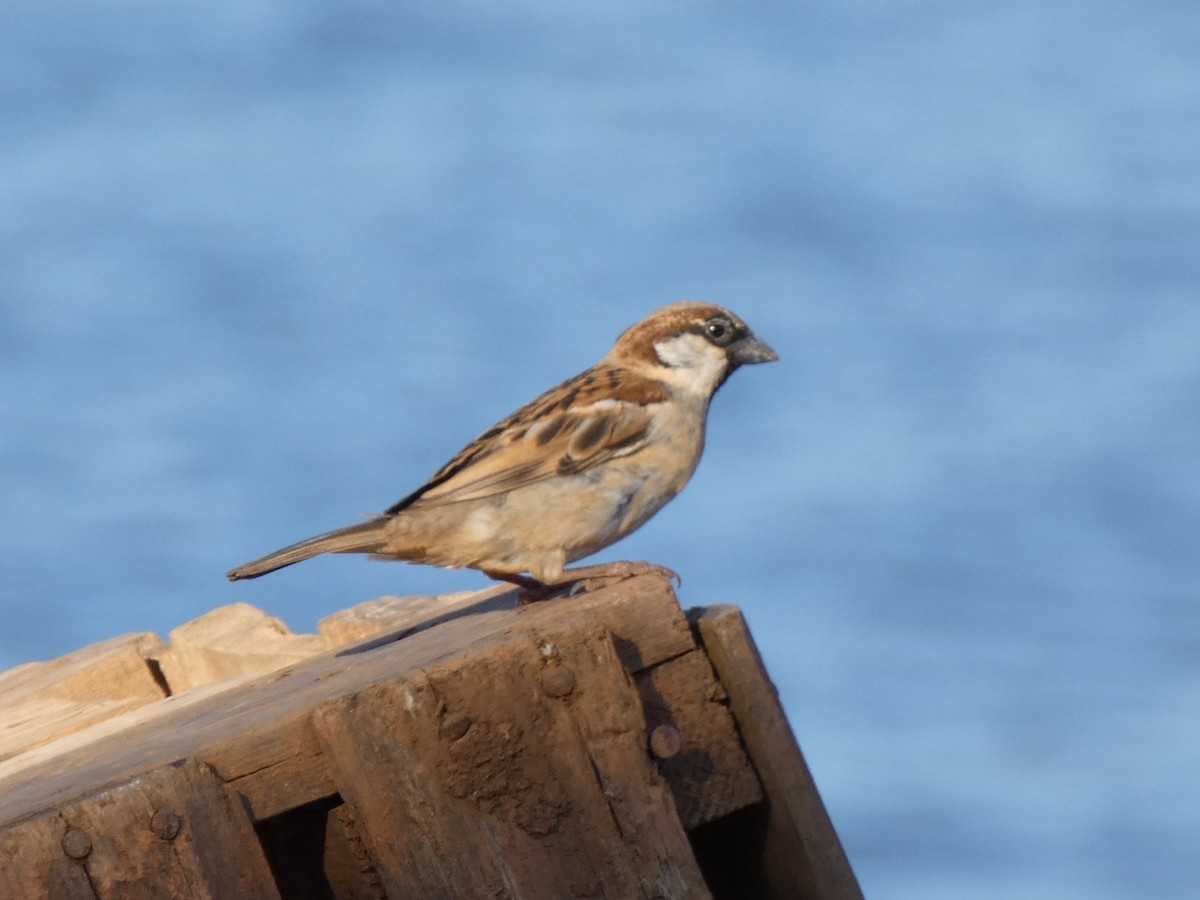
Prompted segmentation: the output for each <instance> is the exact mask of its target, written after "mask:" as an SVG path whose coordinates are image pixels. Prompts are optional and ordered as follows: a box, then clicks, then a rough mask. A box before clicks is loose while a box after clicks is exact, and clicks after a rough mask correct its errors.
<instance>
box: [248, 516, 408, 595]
mask: <svg viewBox="0 0 1200 900" xmlns="http://www.w3.org/2000/svg"><path fill="white" fill-rule="evenodd" d="M390 518H391V517H390V516H379V517H378V518H375V519H371V520H370V521H369V522H360V523H359V524H357V525H351V526H349V527H348V528H339V529H338V530H337V531H329V532H326V533H325V534H318V535H317V536H316V537H311V538H309V539H308V540H304V541H300V542H299V543H298V544H292V545H291V546H290V547H284V548H283V549H282V550H276V551H275V552H274V553H269V554H267V555H266V556H264V557H263V558H262V559H256V560H254V561H253V562H248V563H246V564H245V565H242V566H238V567H237V568H236V569H232V570H230V571H229V572H226V573H225V577H226V578H228V579H229V580H230V581H241V580H242V579H243V578H257V577H258V576H259V575H266V574H267V573H268V572H274V571H275V570H276V569H282V568H283V567H284V566H290V565H292V564H293V563H298V562H302V561H304V560H306V559H312V557H314V556H320V555H321V554H322V553H376V552H378V551H380V550H382V549H384V526H385V525H386V523H387V522H388V520H389V519H390Z"/></svg>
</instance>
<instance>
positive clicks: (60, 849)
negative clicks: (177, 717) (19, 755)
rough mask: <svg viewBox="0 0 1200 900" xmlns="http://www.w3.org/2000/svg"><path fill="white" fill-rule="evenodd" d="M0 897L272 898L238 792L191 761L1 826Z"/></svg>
mask: <svg viewBox="0 0 1200 900" xmlns="http://www.w3.org/2000/svg"><path fill="white" fill-rule="evenodd" d="M0 896H4V897H14V898H15V897H21V898H23V900H43V898H44V900H59V898H64V897H65V898H75V897H79V898H88V900H92V898H94V897H100V898H104V897H121V898H127V900H141V898H146V900H151V898H162V900H177V898H184V897H207V898H214V900H216V898H223V897H238V898H246V900H253V898H263V900H278V897H279V894H278V892H277V891H276V889H275V882H274V879H273V878H272V876H271V872H270V870H269V868H268V867H267V863H266V859H265V858H264V857H263V854H262V852H261V850H260V848H259V845H258V841H257V839H256V837H255V834H254V829H253V826H252V825H251V823H250V820H249V819H248V817H247V816H246V814H245V812H244V811H243V810H242V809H241V807H240V805H239V804H238V802H237V798H236V796H235V795H234V794H233V793H232V792H231V791H230V790H229V789H228V788H226V787H225V786H224V785H223V784H222V783H221V782H220V781H219V780H218V779H216V778H215V777H214V776H213V775H212V773H211V772H209V771H208V770H206V769H205V768H204V767H203V766H201V765H199V764H197V763H195V762H186V761H185V762H182V763H179V764H177V765H176V764H171V765H167V766H162V767H160V768H158V769H155V770H152V771H149V772H145V773H143V774H142V775H139V776H138V777H137V778H134V779H132V780H131V781H128V782H126V783H124V784H121V785H117V786H115V787H112V788H109V789H107V790H103V791H101V792H100V793H98V794H95V795H93V796H90V797H87V798H85V799H81V800H78V801H76V802H74V803H71V804H68V805H66V806H64V807H62V808H60V809H58V810H57V811H55V812H52V813H49V814H47V815H45V816H43V817H41V818H39V819H35V820H33V821H31V822H27V823H25V824H24V825H22V826H18V827H16V828H12V829H9V830H7V831H3V832H0Z"/></svg>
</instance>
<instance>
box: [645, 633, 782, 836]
mask: <svg viewBox="0 0 1200 900" xmlns="http://www.w3.org/2000/svg"><path fill="white" fill-rule="evenodd" d="M636 680H637V686H638V693H639V694H640V695H641V698H642V706H643V708H644V710H645V714H646V729H647V733H648V734H650V735H652V737H658V738H659V739H660V740H662V741H663V742H665V743H666V744H667V746H665V747H656V746H655V745H654V741H653V740H652V743H651V748H650V749H651V752H652V753H654V755H655V756H658V757H659V759H658V769H659V771H660V772H661V773H662V774H663V776H664V777H665V778H666V779H667V784H669V785H670V786H671V795H672V796H673V797H674V798H675V805H676V807H677V808H678V810H679V818H680V820H681V821H682V822H683V825H684V827H685V828H688V829H692V828H695V827H696V826H697V825H702V824H704V823H705V822H710V821H712V820H713V819H719V818H720V817H721V816H725V815H728V814H729V813H731V812H734V811H735V810H739V809H742V808H744V807H746V806H749V805H751V804H752V803H758V802H759V801H760V800H762V799H763V793H762V786H761V785H760V784H759V783H758V778H757V776H756V775H755V773H754V769H753V767H752V766H751V765H750V760H749V759H748V758H747V756H746V751H745V748H744V747H743V746H742V742H741V739H740V738H739V736H738V732H737V727H736V726H735V724H734V721H733V716H731V715H730V713H729V707H728V699H727V697H726V694H725V691H724V689H723V688H722V687H721V683H720V682H719V681H717V678H716V675H715V674H714V673H713V669H712V666H711V665H710V664H709V662H708V657H707V656H705V655H704V653H703V652H702V651H700V650H693V651H691V652H690V653H685V654H684V655H683V656H679V657H676V658H675V659H672V660H668V661H667V662H664V663H662V664H660V665H657V666H654V667H652V668H649V669H646V670H645V671H643V672H641V673H639V674H638V676H637V679H636Z"/></svg>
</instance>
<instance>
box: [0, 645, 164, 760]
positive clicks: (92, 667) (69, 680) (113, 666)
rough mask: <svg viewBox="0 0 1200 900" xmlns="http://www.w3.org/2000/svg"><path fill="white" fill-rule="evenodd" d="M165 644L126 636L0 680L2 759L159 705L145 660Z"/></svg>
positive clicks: (159, 690)
mask: <svg viewBox="0 0 1200 900" xmlns="http://www.w3.org/2000/svg"><path fill="white" fill-rule="evenodd" d="M161 643H162V642H161V641H160V640H159V639H158V637H157V636H156V635H153V634H128V635H124V636H122V637H116V638H112V639H111V640H107V641H103V642H102V643H99V644H92V645H91V646H89V647H84V648H82V649H80V650H77V651H75V652H74V653H70V654H68V655H66V656H64V657H61V658H60V659H56V660H53V661H51V662H42V663H32V664H29V665H25V666H21V667H19V668H17V669H14V670H12V671H11V672H8V673H5V674H4V675H3V676H0V760H4V759H8V758H9V757H12V756H15V755H17V754H18V753H21V752H22V751H25V750H28V749H30V748H31V747H37V746H40V745H42V744H45V743H47V742H49V741H52V740H55V739H56V738H59V737H62V736H63V735H66V734H71V733H73V732H76V731H80V730H82V729H84V728H87V727H89V726H90V725H93V724H95V723H96V722H99V721H102V720H104V719H108V718H111V717H113V716H116V715H120V714H121V713H124V712H127V711H129V710H132V709H136V708H138V707H139V706H145V705H146V704H148V703H154V702H155V701H157V700H161V699H162V698H163V697H165V696H166V693H167V692H166V690H165V688H164V687H163V685H162V683H161V682H160V680H159V679H158V677H157V674H156V672H155V670H154V668H153V666H152V665H151V664H150V663H149V662H148V661H147V656H149V655H150V654H151V653H153V652H154V651H155V650H156V649H157V648H158V647H159V646H160V645H161Z"/></svg>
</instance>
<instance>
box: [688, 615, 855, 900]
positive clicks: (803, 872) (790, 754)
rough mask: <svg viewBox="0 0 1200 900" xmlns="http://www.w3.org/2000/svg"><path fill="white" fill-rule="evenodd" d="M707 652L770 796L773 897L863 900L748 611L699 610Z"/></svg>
mask: <svg viewBox="0 0 1200 900" xmlns="http://www.w3.org/2000/svg"><path fill="white" fill-rule="evenodd" d="M695 612H696V613H697V614H696V616H695V619H694V621H695V622H696V624H697V626H698V629H699V632H700V636H701V639H702V642H703V644H704V649H705V650H706V651H707V652H708V656H709V658H710V659H711V660H712V664H713V667H714V668H715V669H716V672H717V676H718V677H719V678H720V679H721V684H722V685H723V686H724V688H725V690H726V691H727V692H728V694H729V702H730V708H731V710H732V711H733V715H734V718H735V719H736V721H737V724H738V728H739V729H740V730H741V733H742V739H743V741H744V742H745V745H746V748H747V750H748V751H749V753H750V758H751V760H752V761H753V763H754V766H755V768H756V769H757V770H758V774H759V777H760V778H761V779H762V783H763V787H764V788H765V790H766V794H767V804H768V809H767V821H766V830H765V846H764V850H763V854H762V855H763V861H764V864H765V872H764V875H765V878H766V881H767V883H768V884H769V885H770V888H771V896H772V897H780V898H784V897H787V898H805V900H862V891H861V890H860V888H859V886H858V880H857V879H856V878H855V876H854V872H853V870H852V869H851V868H850V863H849V860H848V859H847V858H846V854H845V851H844V850H843V849H842V844H841V841H840V840H839V839H838V836H837V832H836V831H835V830H834V828H833V823H832V822H831V821H830V819H829V814H828V812H827V811H826V809H825V804H824V803H823V802H822V801H821V796H820V794H819V793H818V792H817V786H816V784H815V783H814V781H813V778H812V775H811V773H810V772H809V769H808V765H807V763H806V762H805V761H804V756H803V754H802V753H801V752H800V747H799V745H798V744H797V743H796V738H795V736H794V735H793V734H792V730H791V728H790V726H789V725H788V721H787V717H786V715H785V714H784V711H783V707H782V706H781V705H780V703H779V697H778V695H777V693H776V690H775V686H774V685H773V684H772V683H771V680H770V678H769V677H768V675H767V672H766V669H765V667H764V666H763V663H762V659H761V657H760V656H759V653H758V648H757V647H756V646H755V644H754V639H753V638H752V637H751V636H750V631H749V629H748V628H747V626H746V621H745V619H744V618H743V617H742V614H741V611H740V610H738V608H737V607H734V606H711V607H708V608H707V609H702V610H698V611H695Z"/></svg>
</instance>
